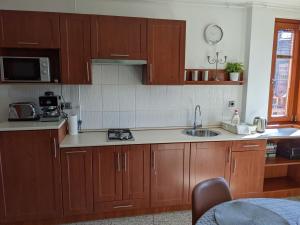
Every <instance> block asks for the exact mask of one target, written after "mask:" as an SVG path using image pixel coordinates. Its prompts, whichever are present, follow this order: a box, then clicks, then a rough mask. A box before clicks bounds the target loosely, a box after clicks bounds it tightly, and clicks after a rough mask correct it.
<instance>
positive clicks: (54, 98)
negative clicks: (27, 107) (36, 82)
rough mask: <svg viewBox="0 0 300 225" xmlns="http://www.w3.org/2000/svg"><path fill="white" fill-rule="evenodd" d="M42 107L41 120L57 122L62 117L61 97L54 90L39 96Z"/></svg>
mask: <svg viewBox="0 0 300 225" xmlns="http://www.w3.org/2000/svg"><path fill="white" fill-rule="evenodd" d="M39 105H40V108H41V113H42V114H41V118H40V121H41V122H55V121H59V120H60V119H61V97H60V96H58V95H54V93H53V92H52V91H47V92H45V94H44V96H40V97H39Z"/></svg>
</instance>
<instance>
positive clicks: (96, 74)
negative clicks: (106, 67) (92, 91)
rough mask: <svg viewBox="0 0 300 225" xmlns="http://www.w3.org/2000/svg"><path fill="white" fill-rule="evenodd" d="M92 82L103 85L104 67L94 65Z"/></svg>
mask: <svg viewBox="0 0 300 225" xmlns="http://www.w3.org/2000/svg"><path fill="white" fill-rule="evenodd" d="M92 76H93V77H92V81H93V84H101V83H102V65H101V64H92Z"/></svg>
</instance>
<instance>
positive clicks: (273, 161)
mask: <svg viewBox="0 0 300 225" xmlns="http://www.w3.org/2000/svg"><path fill="white" fill-rule="evenodd" d="M299 164H300V160H289V159H287V158H284V157H280V156H277V157H275V158H267V159H266V164H265V166H266V167H270V166H284V165H299Z"/></svg>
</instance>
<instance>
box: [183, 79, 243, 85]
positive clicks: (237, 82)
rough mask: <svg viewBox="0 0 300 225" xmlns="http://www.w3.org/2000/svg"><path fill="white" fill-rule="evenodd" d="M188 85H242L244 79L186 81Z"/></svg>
mask: <svg viewBox="0 0 300 225" xmlns="http://www.w3.org/2000/svg"><path fill="white" fill-rule="evenodd" d="M184 83H185V84H187V85H242V84H243V83H244V81H230V80H228V81H227V80H226V81H224V80H223V81H214V80H211V81H202V80H201V81H185V82H184Z"/></svg>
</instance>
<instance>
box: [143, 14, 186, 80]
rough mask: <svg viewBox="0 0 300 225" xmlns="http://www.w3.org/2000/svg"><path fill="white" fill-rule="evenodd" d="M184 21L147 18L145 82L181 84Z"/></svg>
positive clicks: (183, 65)
mask: <svg viewBox="0 0 300 225" xmlns="http://www.w3.org/2000/svg"><path fill="white" fill-rule="evenodd" d="M185 26H186V25H185V21H175V20H155V19H150V20H148V65H147V69H146V70H147V72H144V83H146V84H183V82H184V67H185Z"/></svg>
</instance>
